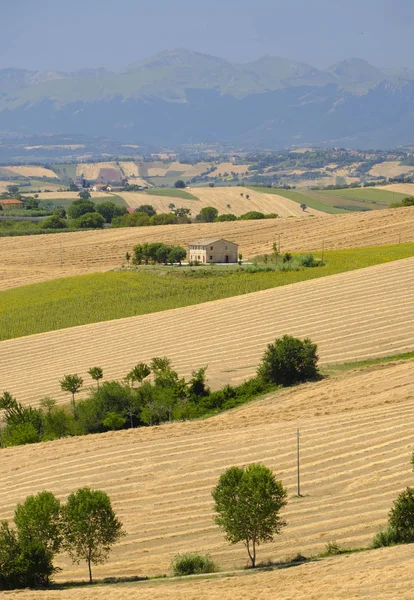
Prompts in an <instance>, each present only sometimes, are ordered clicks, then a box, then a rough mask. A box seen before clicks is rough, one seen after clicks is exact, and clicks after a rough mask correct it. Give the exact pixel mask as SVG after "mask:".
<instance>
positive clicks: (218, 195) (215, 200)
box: [119, 187, 325, 217]
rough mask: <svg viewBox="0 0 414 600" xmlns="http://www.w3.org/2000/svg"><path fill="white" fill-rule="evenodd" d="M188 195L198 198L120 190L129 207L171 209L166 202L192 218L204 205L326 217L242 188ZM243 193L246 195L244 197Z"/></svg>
mask: <svg viewBox="0 0 414 600" xmlns="http://www.w3.org/2000/svg"><path fill="white" fill-rule="evenodd" d="M190 192H191V194H193V195H194V196H196V197H197V198H199V200H190V199H188V200H185V199H182V198H172V197H166V196H155V195H154V196H153V195H151V196H148V194H145V193H139V192H138V193H136V192H121V193H120V194H119V195H120V196H121V197H122V198H123V199H124V200H125V202H127V204H128V205H129V206H130V207H131V208H137V207H138V206H141V205H142V204H152V206H153V207H154V208H155V209H156V210H157V212H170V209H169V205H170V204H171V203H173V204H175V206H176V207H180V208H189V209H190V210H191V215H192V216H193V217H195V216H196V215H197V214H198V213H199V212H200V210H201V209H202V208H203V207H205V206H213V207H214V208H216V209H217V210H218V211H219V213H220V214H225V213H232V214H234V215H236V217H239V216H240V215H242V214H243V213H246V212H248V211H250V210H257V211H259V212H263V213H265V214H269V213H276V214H277V215H279V217H305V216H309V215H319V216H325V213H323V212H321V211H319V210H314V209H312V208H308V209H307V210H306V211H305V212H304V211H303V210H302V209H301V208H300V205H299V204H298V203H297V202H294V201H293V200H289V199H287V198H284V197H283V196H278V195H277V194H265V193H262V192H257V191H253V190H249V189H246V188H243V187H217V188H193V189H191V190H190ZM246 194H247V195H248V196H249V198H248V199H247V198H246Z"/></svg>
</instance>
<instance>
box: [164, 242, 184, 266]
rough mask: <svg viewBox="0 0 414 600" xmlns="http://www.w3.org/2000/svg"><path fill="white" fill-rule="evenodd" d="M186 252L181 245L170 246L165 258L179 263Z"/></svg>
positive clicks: (170, 261)
mask: <svg viewBox="0 0 414 600" xmlns="http://www.w3.org/2000/svg"><path fill="white" fill-rule="evenodd" d="M186 256H187V252H186V250H185V248H183V247H182V246H172V248H170V250H169V252H168V256H167V260H168V262H169V263H171V264H173V263H179V264H180V265H181V261H182V260H184V259H185V257H186Z"/></svg>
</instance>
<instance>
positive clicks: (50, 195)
mask: <svg viewBox="0 0 414 600" xmlns="http://www.w3.org/2000/svg"><path fill="white" fill-rule="evenodd" d="M78 193H79V192H41V193H40V194H38V195H37V196H38V197H37V199H38V200H46V201H47V200H53V201H54V202H56V203H58V201H59V200H79V196H78ZM89 193H90V195H91V199H92V200H97V199H100V200H103V199H105V200H108V201H110V200H111V197H112V194H110V193H107V192H92V191H90V192H89ZM22 196H33V192H31V193H29V192H28V193H23V194H22Z"/></svg>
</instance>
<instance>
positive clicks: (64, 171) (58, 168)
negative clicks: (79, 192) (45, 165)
mask: <svg viewBox="0 0 414 600" xmlns="http://www.w3.org/2000/svg"><path fill="white" fill-rule="evenodd" d="M76 167H77V164H76V163H59V164H55V165H52V167H51V168H52V169H53V171H54V172H55V173H56V174H57V175H59V177H60V178H61V179H64V178H69V179H73V180H74V179H75V177H76Z"/></svg>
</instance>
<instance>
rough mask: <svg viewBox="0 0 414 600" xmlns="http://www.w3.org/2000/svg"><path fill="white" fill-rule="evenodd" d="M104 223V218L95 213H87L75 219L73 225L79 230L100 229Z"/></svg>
mask: <svg viewBox="0 0 414 600" xmlns="http://www.w3.org/2000/svg"><path fill="white" fill-rule="evenodd" d="M121 218H122V217H121ZM104 223H105V219H104V217H103V216H102V215H100V214H99V213H97V212H88V213H85V214H83V215H82V216H81V217H79V218H78V219H75V225H76V227H78V228H79V229H102V227H103V226H104Z"/></svg>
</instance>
